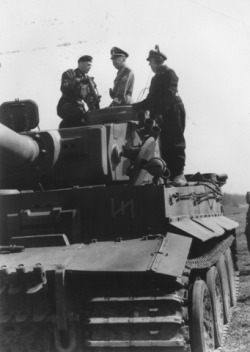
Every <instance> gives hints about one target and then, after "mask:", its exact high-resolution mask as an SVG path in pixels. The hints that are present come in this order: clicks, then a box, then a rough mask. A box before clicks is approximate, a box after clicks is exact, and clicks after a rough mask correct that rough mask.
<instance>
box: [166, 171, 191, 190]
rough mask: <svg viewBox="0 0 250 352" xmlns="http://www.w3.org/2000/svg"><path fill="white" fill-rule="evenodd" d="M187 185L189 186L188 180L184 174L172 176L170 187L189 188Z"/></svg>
mask: <svg viewBox="0 0 250 352" xmlns="http://www.w3.org/2000/svg"><path fill="white" fill-rule="evenodd" d="M187 184H188V183H187V180H186V178H185V176H184V174H183V173H181V174H179V175H176V176H172V177H170V180H169V185H170V186H174V187H183V186H187Z"/></svg>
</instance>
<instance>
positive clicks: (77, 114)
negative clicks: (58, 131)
mask: <svg viewBox="0 0 250 352" xmlns="http://www.w3.org/2000/svg"><path fill="white" fill-rule="evenodd" d="M92 61H93V58H92V56H90V55H84V56H81V57H80V58H79V59H78V67H77V68H76V69H69V70H67V71H65V72H64V73H63V74H62V81H61V92H62V96H61V98H60V100H59V102H58V105H57V115H58V116H60V117H61V119H62V122H61V123H60V126H59V127H60V128H65V127H77V126H82V125H83V124H84V117H85V114H86V109H85V105H84V103H86V104H87V106H88V108H89V109H90V110H92V109H93V108H94V106H93V102H92V100H93V99H92V97H91V91H90V87H89V85H90V80H91V84H92V87H94V89H96V84H95V82H94V79H93V77H89V76H88V75H87V73H88V72H89V71H90V69H91V67H92Z"/></svg>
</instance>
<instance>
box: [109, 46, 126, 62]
mask: <svg viewBox="0 0 250 352" xmlns="http://www.w3.org/2000/svg"><path fill="white" fill-rule="evenodd" d="M110 54H111V59H115V58H116V57H118V56H123V57H128V56H129V55H128V53H126V51H124V50H122V49H119V48H117V47H116V46H114V47H113V48H112V49H111V50H110Z"/></svg>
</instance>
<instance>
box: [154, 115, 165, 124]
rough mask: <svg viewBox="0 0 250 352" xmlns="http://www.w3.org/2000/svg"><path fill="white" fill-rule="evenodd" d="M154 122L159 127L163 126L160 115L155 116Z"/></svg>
mask: <svg viewBox="0 0 250 352" xmlns="http://www.w3.org/2000/svg"><path fill="white" fill-rule="evenodd" d="M155 122H156V123H157V124H158V125H159V126H161V125H162V124H163V119H162V115H157V116H156V117H155Z"/></svg>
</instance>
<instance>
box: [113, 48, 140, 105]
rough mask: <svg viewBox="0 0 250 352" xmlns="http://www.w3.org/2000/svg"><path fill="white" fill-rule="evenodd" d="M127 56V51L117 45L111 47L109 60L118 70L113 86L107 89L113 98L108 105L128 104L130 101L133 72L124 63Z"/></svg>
mask: <svg viewBox="0 0 250 352" xmlns="http://www.w3.org/2000/svg"><path fill="white" fill-rule="evenodd" d="M128 56H129V55H128V53H126V52H125V51H124V50H121V49H119V48H117V47H113V48H112V49H111V60H112V61H113V65H114V67H115V68H116V69H117V70H118V72H117V76H116V78H115V80H114V87H113V89H110V90H109V94H110V97H111V98H112V99H113V101H112V103H111V105H110V106H119V105H128V104H131V103H132V93H133V88H134V74H133V72H132V70H131V69H130V68H128V67H127V65H126V59H127V57H128Z"/></svg>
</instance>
